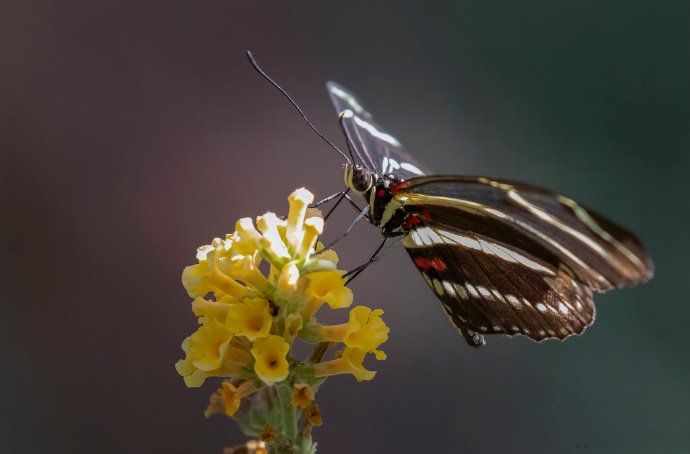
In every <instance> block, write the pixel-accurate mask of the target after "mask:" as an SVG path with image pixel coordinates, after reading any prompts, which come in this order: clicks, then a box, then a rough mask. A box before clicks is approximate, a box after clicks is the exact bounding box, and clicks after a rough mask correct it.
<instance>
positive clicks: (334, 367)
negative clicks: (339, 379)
mask: <svg viewBox="0 0 690 454" xmlns="http://www.w3.org/2000/svg"><path fill="white" fill-rule="evenodd" d="M366 354H367V352H365V351H363V350H360V349H357V348H350V347H348V348H346V349H345V350H344V351H343V355H342V356H341V357H340V358H337V359H334V360H331V361H326V362H323V363H318V364H315V365H314V374H315V375H316V376H317V377H328V376H331V375H339V374H352V375H354V377H355V378H356V379H357V381H362V380H372V379H373V378H374V376H375V375H376V372H375V371H372V370H367V369H365V368H364V365H363V364H362V362H364V357H365V356H366Z"/></svg>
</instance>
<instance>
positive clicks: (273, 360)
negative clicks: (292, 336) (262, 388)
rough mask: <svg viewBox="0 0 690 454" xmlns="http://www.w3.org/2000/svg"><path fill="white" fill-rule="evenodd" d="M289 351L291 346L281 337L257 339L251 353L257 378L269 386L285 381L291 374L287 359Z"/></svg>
mask: <svg viewBox="0 0 690 454" xmlns="http://www.w3.org/2000/svg"><path fill="white" fill-rule="evenodd" d="M289 351H290V344H288V343H287V342H285V339H283V338H282V337H280V336H276V335H270V336H268V337H262V338H259V339H256V340H255V341H254V346H253V347H252V349H251V352H252V356H254V360H255V363H254V372H256V375H257V377H259V378H260V379H261V381H263V382H264V383H266V384H267V385H268V386H271V385H273V384H275V383H278V382H281V381H283V380H285V379H286V378H287V376H288V374H289V372H290V371H289V364H288V362H287V360H286V359H285V356H286V355H287V353H288V352H289Z"/></svg>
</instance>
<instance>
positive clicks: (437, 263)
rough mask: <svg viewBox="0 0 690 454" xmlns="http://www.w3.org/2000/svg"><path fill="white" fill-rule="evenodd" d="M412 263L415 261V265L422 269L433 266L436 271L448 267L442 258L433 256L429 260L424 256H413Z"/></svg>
mask: <svg viewBox="0 0 690 454" xmlns="http://www.w3.org/2000/svg"><path fill="white" fill-rule="evenodd" d="M414 263H415V265H417V266H418V267H419V268H421V269H423V270H428V269H430V268H433V269H435V270H438V271H443V270H445V269H446V268H448V267H447V266H446V264H445V263H444V262H443V260H441V259H440V258H438V257H434V258H433V259H431V260H427V259H425V258H424V257H415V259H414Z"/></svg>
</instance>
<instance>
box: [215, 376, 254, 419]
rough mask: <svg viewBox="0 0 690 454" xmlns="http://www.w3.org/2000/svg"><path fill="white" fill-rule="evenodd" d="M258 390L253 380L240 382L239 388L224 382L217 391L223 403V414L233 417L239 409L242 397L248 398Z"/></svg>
mask: <svg viewBox="0 0 690 454" xmlns="http://www.w3.org/2000/svg"><path fill="white" fill-rule="evenodd" d="M257 389H258V386H257V384H256V382H255V381H254V380H247V381H245V382H242V384H241V385H240V386H239V387H235V385H233V384H232V383H230V382H228V381H224V382H223V383H222V384H221V387H220V389H218V394H220V397H221V398H222V399H223V402H224V403H225V414H226V415H228V416H233V415H234V414H235V413H236V412H237V410H238V409H239V408H240V403H241V400H242V398H243V397H245V396H248V395H249V394H251V393H253V392H254V391H256V390H257Z"/></svg>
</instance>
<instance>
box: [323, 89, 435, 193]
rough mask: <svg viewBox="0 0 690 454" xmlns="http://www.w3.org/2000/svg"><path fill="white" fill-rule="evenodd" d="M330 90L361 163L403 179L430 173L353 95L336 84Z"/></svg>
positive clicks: (354, 152)
mask: <svg viewBox="0 0 690 454" xmlns="http://www.w3.org/2000/svg"><path fill="white" fill-rule="evenodd" d="M326 87H327V88H328V93H329V95H330V96H331V100H332V101H333V104H334V106H335V108H336V111H337V112H338V115H339V117H340V125H341V127H342V129H343V132H344V134H345V137H346V139H347V141H348V147H350V149H351V150H352V152H353V154H354V155H355V157H356V158H357V160H358V161H359V164H361V165H363V166H364V167H366V168H367V169H369V170H371V171H372V172H373V173H375V174H377V175H386V174H395V175H396V176H398V177H400V178H403V179H405V178H411V177H417V176H420V175H424V174H427V173H428V170H427V169H426V168H425V167H424V166H423V165H422V164H421V163H420V162H419V161H417V160H416V159H415V158H413V157H412V156H411V155H410V154H408V153H407V152H406V151H405V150H404V149H403V147H402V145H401V144H400V142H398V140H397V139H396V138H395V137H393V136H392V135H390V134H388V133H387V132H386V131H384V130H383V128H381V127H380V126H379V125H377V124H376V123H375V122H374V121H373V120H372V116H371V114H370V113H369V112H367V110H366V109H365V108H364V106H363V105H362V103H360V102H359V100H358V99H357V98H356V97H355V96H354V95H353V94H352V93H350V92H349V91H348V90H347V89H345V88H344V87H343V86H341V85H339V84H337V83H335V82H328V84H327V85H326Z"/></svg>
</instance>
